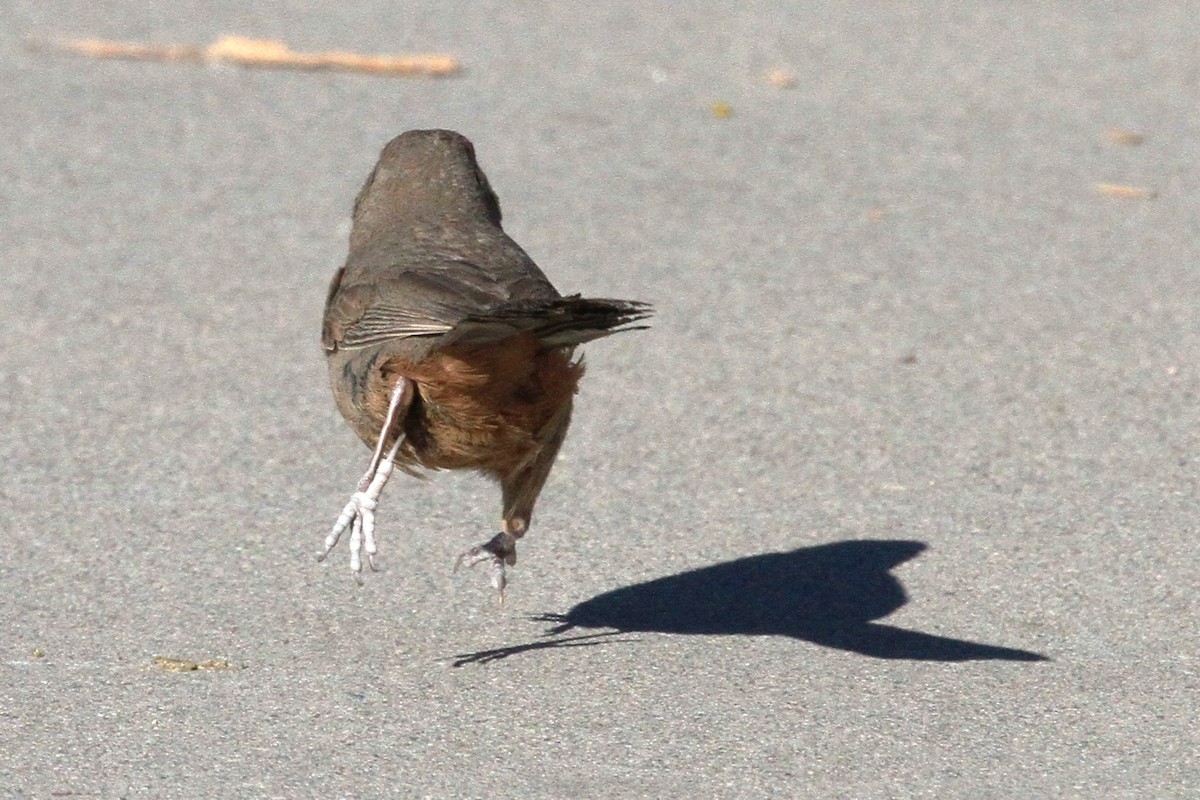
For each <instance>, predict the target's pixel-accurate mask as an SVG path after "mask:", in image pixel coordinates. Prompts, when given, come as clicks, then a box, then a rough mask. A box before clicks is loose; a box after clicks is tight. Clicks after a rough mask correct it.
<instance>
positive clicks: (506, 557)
mask: <svg viewBox="0 0 1200 800" xmlns="http://www.w3.org/2000/svg"><path fill="white" fill-rule="evenodd" d="M483 561H490V562H491V565H492V569H491V573H492V586H494V587H495V588H496V595H497V599H498V600H499V603H500V605H504V587H506V586H508V578H507V577H506V576H505V570H504V567H505V565H506V564H507V565H508V566H510V567H511V566H513V565H514V564H516V563H517V541H516V539H515V538H513V536H512V534H509V533H503V532H501V533H497V534H496V535H495V536H493V537H492V538H491V539H490V540H488V541H486V542H484V543H483V544H480V545H476V546H475V547H472V548H470V549H469V550H467V551H466V552H464V553H463V554H462V555H460V556H459V557H458V559H457V560H456V561H455V562H454V571H455V572H458V571H459V570H460V569H462V568H463V567H468V568H469V567H473V566H475V565H476V564H479V563H481V562H483Z"/></svg>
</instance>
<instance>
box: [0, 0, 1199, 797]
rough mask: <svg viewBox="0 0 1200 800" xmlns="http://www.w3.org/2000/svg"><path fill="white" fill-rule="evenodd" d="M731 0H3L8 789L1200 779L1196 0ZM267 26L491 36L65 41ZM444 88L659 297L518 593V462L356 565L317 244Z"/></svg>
mask: <svg viewBox="0 0 1200 800" xmlns="http://www.w3.org/2000/svg"><path fill="white" fill-rule="evenodd" d="M843 6H844V7H843ZM734 8H735V6H734V5H733V4H724V3H713V2H699V3H691V4H686V5H685V4H667V3H661V4H660V3H630V2H614V3H582V2H564V3H554V4H544V5H541V4H536V5H535V4H521V3H499V2H496V3H466V2H445V3H432V2H413V3H404V4H399V3H397V4H391V3H382V2H374V3H364V4H345V5H344V6H334V5H333V4H329V5H322V4H318V3H307V2H294V3H286V4H280V3H266V2H245V3H233V2H214V3H204V4H200V3H180V4H148V5H142V4H131V3H118V2H89V3H79V2H55V1H54V0H50V2H39V3H33V2H8V3H5V4H4V5H3V6H2V7H0V22H2V24H0V101H2V107H3V109H4V111H3V114H0V186H2V191H0V241H2V242H3V264H2V266H0V271H2V272H0V274H2V278H3V279H2V280H0V309H3V310H2V311H0V332H2V337H3V339H2V346H0V459H2V467H0V470H2V472H0V533H2V535H3V537H4V548H3V551H2V553H0V796H3V797H18V798H26V797H28V798H44V797H88V798H90V797H101V798H109V797H113V798H115V797H129V798H141V797H155V798H159V797H256V798H257V797H261V798H274V797H279V798H295V797H308V796H312V797H435V798H441V797H489V798H496V797H531V798H533V797H536V798H542V797H545V798H559V797H581V798H607V797H788V796H792V797H798V796H804V797H929V798H946V797H966V798H988V797H997V798H1001V797H1003V798H1010V797H1187V796H1192V797H1194V796H1195V794H1194V793H1195V792H1196V791H1198V790H1197V786H1200V734H1198V730H1197V728H1198V726H1197V719H1198V718H1200V700H1198V698H1200V679H1198V678H1197V670H1198V669H1200V663H1198V661H1197V650H1198V648H1197V642H1198V641H1200V623H1198V619H1200V602H1198V600H1197V592H1196V585H1197V577H1196V576H1197V574H1198V573H1200V555H1198V545H1197V535H1196V534H1197V524H1198V521H1200V501H1198V496H1197V488H1198V486H1197V475H1198V468H1200V436H1198V431H1200V424H1198V422H1200V416H1198V410H1200V361H1198V356H1200V322H1198V313H1197V309H1198V308H1200V266H1198V265H1200V222H1198V220H1200V192H1198V190H1197V185H1198V184H1197V175H1198V174H1200V172H1198V165H1200V158H1198V156H1200V152H1198V149H1200V117H1198V116H1197V111H1196V109H1197V98H1198V97H1200V55H1198V51H1197V48H1196V42H1197V41H1200V22H1198V21H1197V20H1200V5H1198V4H1197V3H1195V2H1179V3H1155V4H1133V3H1107V2H1104V3H1084V2H1063V3H1047V4H1036V3H1006V4H993V3H985V2H966V3H929V4H917V3H911V4H910V3H900V4H895V3H885V2H865V3H855V4H827V7H823V8H817V7H805V6H803V5H802V4H791V3H770V2H762V3H748V4H741V5H739V6H736V9H737V10H734ZM221 34H240V35H245V36H255V37H263V38H278V39H283V40H286V41H287V42H288V44H289V45H291V46H292V47H293V48H295V49H298V50H327V49H341V50H354V51H360V52H365V53H372V52H413V51H438V52H448V53H452V54H454V55H456V56H458V57H459V58H460V59H462V61H463V63H464V66H465V72H464V73H463V74H462V75H461V76H459V77H456V78H448V79H442V80H430V79H388V78H380V77H369V76H362V75H349V74H326V73H301V72H287V71H274V72H269V71H251V70H246V69H241V68H235V67H227V66H226V67H212V66H203V65H188V64H174V65H172V64H150V63H136V62H117V61H95V60H90V59H87V58H82V57H78V56H71V55H66V54H63V53H57V52H53V51H46V50H38V49H31V48H30V47H28V46H27V42H26V38H27V37H35V38H36V37H41V38H48V37H53V36H94V37H105V38H110V39H120V40H139V41H155V42H194V43H199V44H204V43H207V42H211V41H213V40H214V39H216V38H217V37H218V36H220V35H221ZM769 70H782V71H784V72H785V73H786V74H787V75H789V76H791V77H792V78H793V79H794V80H793V81H792V84H793V85H791V86H779V85H776V84H775V83H772V82H771V81H770V80H768V79H766V78H765V77H764V73H766V72H767V71H769ZM778 82H782V83H788V81H786V80H779V81H778ZM418 127H446V128H452V129H455V130H458V131H461V132H462V133H464V134H466V135H467V136H469V137H470V138H471V139H473V140H474V142H475V144H476V147H477V151H478V154H479V158H480V161H481V163H482V165H483V167H484V169H485V170H486V171H487V173H488V175H489V177H490V178H491V182H492V184H493V186H494V187H495V188H496V190H497V192H498V193H499V196H500V199H501V203H502V206H503V208H504V211H505V214H506V218H505V219H506V228H507V229H508V230H509V232H510V233H511V234H512V235H513V236H514V238H516V240H517V241H519V242H520V243H521V244H522V245H523V246H524V247H525V248H526V249H527V250H528V251H529V252H530V253H531V254H532V255H533V257H534V258H535V259H536V260H537V261H538V263H539V264H540V265H541V266H542V267H543V269H544V270H545V271H546V272H547V273H548V274H549V275H550V277H551V278H552V279H553V280H554V281H555V283H556V284H557V285H558V286H559V288H560V289H562V290H563V291H565V292H574V291H582V292H585V293H589V294H594V295H599V296H616V297H628V298H634V299H641V300H647V301H650V302H653V303H655V304H656V306H657V308H658V310H659V314H658V316H657V318H656V320H655V325H654V328H653V330H651V331H647V332H640V333H633V334H625V335H622V336H618V337H614V338H613V339H610V340H606V341H603V342H596V343H594V344H592V345H589V346H588V347H587V348H586V350H587V360H588V364H589V374H588V376H587V378H586V379H585V381H584V384H583V389H582V392H581V394H580V396H579V398H578V405H577V411H576V419H575V423H574V425H573V428H572V432H571V435H570V437H569V438H568V440H567V443H566V446H565V448H564V451H563V455H562V458H561V460H560V462H559V464H558V466H557V468H556V470H555V472H554V474H553V475H552V476H551V479H550V482H549V484H548V486H547V489H546V491H545V493H544V494H543V496H542V500H541V503H540V505H539V508H538V513H537V515H536V516H535V519H534V525H533V529H532V531H531V533H530V535H529V536H528V537H527V538H526V539H525V540H524V541H523V543H522V546H521V562H520V564H519V565H518V567H517V568H516V570H515V571H513V572H512V573H511V577H512V584H511V586H510V589H509V597H508V603H507V605H506V606H505V607H504V608H503V609H500V608H497V607H496V605H495V602H494V598H493V593H492V591H491V589H490V587H489V586H488V585H487V581H486V577H485V575H483V574H482V573H467V574H458V575H453V574H451V566H452V564H453V561H454V557H455V556H456V555H457V554H458V553H459V552H460V551H461V550H462V549H463V548H464V547H465V546H467V545H469V544H473V543H475V542H478V541H480V540H482V539H484V538H486V537H487V536H489V535H490V534H491V533H492V532H494V526H495V524H496V522H497V519H498V514H499V496H498V490H497V489H496V488H495V487H493V486H491V485H489V484H487V483H486V482H485V481H483V480H482V479H480V478H478V477H475V476H472V475H439V476H436V477H434V478H433V479H432V480H430V481H426V482H420V481H415V480H412V479H408V478H406V477H404V476H397V478H395V479H394V480H393V483H392V484H391V485H390V486H389V487H388V490H387V491H386V492H385V494H384V498H383V502H382V504H381V506H380V511H379V514H380V517H379V524H380V530H379V533H380V537H381V548H382V551H381V557H380V560H381V563H382V566H383V570H382V571H381V572H380V573H377V574H372V575H369V576H367V580H366V584H365V586H363V587H361V588H359V587H357V586H356V585H355V584H354V582H353V581H352V580H351V578H350V574H349V569H348V566H347V560H346V559H347V556H346V552H345V549H344V545H343V547H342V549H340V550H339V551H338V552H337V553H336V554H335V555H334V557H333V558H332V559H331V562H330V563H326V564H318V563H316V562H315V560H314V555H315V553H316V552H317V549H318V546H319V543H320V540H321V539H322V537H324V535H325V534H326V533H327V532H328V529H329V527H330V526H331V525H332V523H333V520H334V517H335V516H336V515H337V513H338V511H339V510H340V509H341V507H342V505H343V504H344V503H345V501H346V499H347V497H348V495H349V492H350V491H351V490H352V488H353V486H354V483H355V482H356V481H357V479H358V477H359V475H360V474H361V472H362V470H363V468H364V467H365V463H366V459H367V456H368V452H367V450H366V449H365V448H364V447H363V446H362V445H361V443H359V442H358V441H357V440H356V439H355V438H354V436H353V434H351V432H350V431H349V429H348V428H347V427H346V426H345V424H344V423H343V422H342V420H341V419H340V417H339V416H338V414H337V412H336V410H335V409H334V406H333V402H332V399H331V397H330V393H329V389H328V387H327V385H326V377H325V371H324V364H323V357H322V354H321V352H320V348H319V345H318V337H319V328H320V314H321V308H322V304H323V302H324V297H325V291H326V287H327V285H328V281H329V279H330V277H331V276H332V274H333V271H334V270H335V268H336V267H337V266H338V265H339V264H340V262H341V260H342V259H343V258H344V257H345V246H346V245H345V242H346V235H347V232H348V229H349V211H350V205H351V202H352V199H353V197H354V194H355V192H357V190H358V188H359V186H360V185H361V182H362V181H363V179H364V178H365V176H366V174H367V172H368V171H369V169H370V167H371V166H372V164H373V163H374V161H375V158H376V156H377V155H378V152H379V149H380V148H381V147H382V145H383V144H384V143H385V142H386V141H387V140H388V139H389V138H391V137H392V136H393V135H395V134H396V133H399V132H400V131H402V130H406V129H409V128H418ZM1114 131H1125V132H1133V133H1136V134H1139V135H1140V136H1141V137H1142V138H1141V141H1140V143H1137V139H1138V137H1136V136H1131V135H1129V134H1128V133H1126V134H1119V133H1114ZM1098 184H1118V185H1122V186H1126V187H1133V189H1108V190H1104V189H1103V188H1098ZM189 662H190V664H192V665H198V666H202V667H204V668H202V669H195V670H185V671H179V670H177V669H175V667H180V666H188V663H189Z"/></svg>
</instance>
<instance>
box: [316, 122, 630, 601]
mask: <svg viewBox="0 0 1200 800" xmlns="http://www.w3.org/2000/svg"><path fill="white" fill-rule="evenodd" d="M649 315H650V308H649V307H648V306H646V305H645V304H643V303H637V302H631V301H625V300H604V299H585V298H581V297H579V296H578V295H573V296H571V297H563V296H561V295H560V294H559V292H558V291H557V290H556V289H555V288H554V286H553V285H552V284H551V283H550V281H549V280H548V279H547V278H546V276H545V275H544V274H543V273H542V271H541V270H540V269H538V267H537V265H536V264H534V263H533V261H532V260H531V259H530V258H529V256H528V255H526V254H525V251H524V250H522V249H521V248H520V247H519V246H518V245H517V243H516V242H514V241H513V240H512V239H510V238H509V237H508V235H507V234H505V233H504V231H503V229H502V228H501V227H500V204H499V201H498V200H497V198H496V194H495V192H493V191H492V188H491V186H490V185H489V184H488V181H487V178H486V177H485V176H484V174H483V171H482V170H480V168H479V165H478V164H477V163H476V161H475V152H474V148H473V147H472V146H471V143H470V142H469V141H468V140H467V139H466V138H465V137H463V136H461V135H459V134H457V133H454V132H452V131H443V130H431V131H408V132H407V133H403V134H401V135H400V136H397V137H396V138H395V139H393V140H392V141H391V142H389V143H388V145H387V146H386V147H385V148H384V150H383V153H382V155H381V156H380V158H379V163H378V164H376V166H375V169H374V170H373V171H372V172H371V175H370V176H369V177H368V178H367V182H366V184H365V185H364V186H363V188H362V191H360V192H359V193H358V197H357V199H356V200H355V202H354V212H353V227H352V229H351V232H350V253H349V257H348V258H347V259H346V264H345V266H343V267H342V268H341V269H340V270H338V272H337V274H336V275H335V276H334V279H333V283H332V284H331V285H330V287H329V296H328V298H327V300H326V305H325V321H324V328H323V331H322V336H321V341H322V345H323V346H324V348H325V354H326V356H327V357H328V364H329V376H330V382H331V385H332V387H333V394H334V398H335V400H336V401H337V405H338V409H339V410H340V411H341V413H342V416H344V417H345V418H346V421H347V422H349V423H350V426H351V427H352V428H353V429H354V431H355V433H357V434H358V436H359V437H360V438H361V439H362V440H363V441H364V442H365V443H366V444H367V445H368V446H370V447H373V448H374V454H373V456H372V459H371V463H370V466H369V468H368V470H367V473H366V474H365V475H364V476H363V478H362V480H361V481H360V482H359V486H358V491H356V492H355V493H354V495H353V496H352V498H351V500H350V502H349V503H348V504H347V505H346V507H345V509H344V510H343V512H342V514H341V516H340V517H339V518H338V521H337V523H336V524H335V526H334V529H333V531H332V532H331V533H330V535H329V536H328V537H327V538H326V541H325V550H324V552H323V553H322V554H321V557H322V558H324V557H325V555H327V554H328V553H329V551H330V550H331V549H332V548H333V546H334V545H335V544H336V543H337V540H338V538H339V537H340V535H341V534H342V533H343V532H344V531H345V530H347V529H350V530H351V537H350V550H351V568H352V570H353V571H354V575H355V578H356V579H358V576H359V572H360V570H361V552H362V551H363V550H365V551H366V554H367V559H368V562H369V563H370V564H371V565H372V566H374V558H373V557H374V554H375V551H376V547H375V541H374V531H373V529H374V510H375V506H376V504H377V502H378V499H379V495H380V493H381V492H382V490H383V485H384V483H386V481H387V479H388V476H389V475H390V473H391V471H392V465H393V463H395V464H398V465H399V466H400V467H401V469H404V470H406V471H409V472H414V471H418V470H420V469H422V468H424V469H476V470H479V471H481V472H483V473H484V474H487V475H489V476H491V477H493V478H495V479H496V480H497V481H499V483H500V486H501V492H502V506H503V510H502V514H501V531H500V533H498V534H497V535H496V536H494V537H493V538H492V539H491V540H490V541H488V542H486V543H485V544H482V545H479V546H477V547H473V548H471V549H470V550H468V551H467V552H466V553H464V554H463V555H462V556H461V557H460V559H459V562H460V563H463V564H467V565H472V564H475V563H478V562H479V561H484V560H489V561H491V562H492V568H493V582H494V583H495V585H496V587H497V589H498V590H499V592H500V596H501V598H502V599H503V591H504V584H505V576H504V566H505V564H513V563H515V561H516V540H517V539H518V538H520V537H521V536H522V535H524V533H525V531H526V529H527V528H528V526H529V521H530V517H531V515H532V513H533V507H534V504H535V503H536V501H537V497H538V494H539V493H540V492H541V489H542V486H543V485H544V484H545V481H546V477H547V476H548V475H549V474H550V468H551V466H552V465H553V463H554V458H555V456H556V455H557V454H558V449H559V446H560V445H561V444H562V441H563V439H564V437H565V436H566V432H567V426H568V424H569V422H570V418H571V404H572V397H573V395H574V393H575V391H576V386H577V385H578V382H579V379H580V377H581V376H582V374H583V366H582V365H581V364H579V363H578V362H576V361H573V360H572V353H573V350H574V348H575V346H576V345H579V344H582V343H583V342H586V341H589V340H591V339H595V338H599V337H601V336H607V335H609V334H611V333H616V332H618V331H621V330H631V329H633V328H634V327H636V326H632V325H631V324H632V323H635V322H637V321H639V320H642V319H645V318H646V317H648V316H649Z"/></svg>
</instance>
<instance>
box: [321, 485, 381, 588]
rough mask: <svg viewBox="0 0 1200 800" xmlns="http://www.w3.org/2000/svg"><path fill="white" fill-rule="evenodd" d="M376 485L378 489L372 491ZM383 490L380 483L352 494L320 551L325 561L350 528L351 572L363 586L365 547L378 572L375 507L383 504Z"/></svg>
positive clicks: (373, 567)
mask: <svg viewBox="0 0 1200 800" xmlns="http://www.w3.org/2000/svg"><path fill="white" fill-rule="evenodd" d="M372 489H375V491H372ZM382 490H383V486H382V485H380V486H379V487H378V488H376V487H375V486H374V485H371V486H368V487H367V489H366V491H362V490H360V491H357V492H355V493H354V494H353V495H352V496H351V497H350V502H349V503H346V507H345V508H343V509H342V513H341V514H340V515H338V518H337V522H335V523H334V525H333V530H332V531H330V533H329V535H328V536H326V537H325V547H324V548H323V549H322V550H321V552H320V554H318V555H317V560H318V561H324V560H325V557H326V556H328V555H329V553H330V551H331V550H333V548H334V547H335V546H336V545H337V543H338V540H339V539H341V538H342V534H343V533H345V532H346V529H347V528H349V529H350V572H351V573H352V574H353V575H354V580H355V582H356V583H358V584H359V585H360V586H361V585H362V562H363V558H362V557H363V551H364V550H365V551H366V555H367V564H369V565H370V567H371V571H372V572H374V571H375V570H376V569H377V567H376V566H375V553H376V552H378V548H377V547H376V545H375V507H376V506H377V505H379V495H380V493H381V492H382Z"/></svg>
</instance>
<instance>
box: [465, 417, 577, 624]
mask: <svg viewBox="0 0 1200 800" xmlns="http://www.w3.org/2000/svg"><path fill="white" fill-rule="evenodd" d="M570 422H571V402H570V401H567V402H566V403H565V404H563V406H562V408H560V409H559V410H558V412H557V413H556V414H555V415H554V416H553V417H551V419H550V421H549V422H547V423H546V424H545V425H544V426H543V427H542V429H541V430H540V431H538V435H537V438H538V440H539V443H540V449H539V450H538V453H537V455H536V456H534V458H533V460H532V461H530V462H529V463H528V464H527V465H526V466H525V467H523V468H522V469H521V470H520V471H518V472H517V473H516V474H515V475H512V476H510V477H508V478H505V479H504V480H502V481H501V483H500V486H501V490H502V492H503V499H504V517H503V519H501V520H500V533H497V534H496V535H495V536H493V537H492V538H491V539H489V540H488V541H486V542H484V543H483V544H480V545H476V546H475V547H472V548H471V549H469V550H467V551H466V552H465V553H463V554H462V555H460V556H459V557H458V560H457V561H455V562H454V571H455V572H458V570H459V569H460V568H462V567H473V566H475V565H476V564H478V563H480V562H481V561H491V564H492V586H494V587H496V592H497V595H498V597H499V601H500V605H504V587H505V586H507V585H508V579H507V578H506V577H505V574H504V567H505V565H507V566H510V567H511V566H513V565H515V564H516V563H517V539H520V538H521V537H522V536H524V535H525V531H526V530H528V528H529V521H530V518H531V517H532V516H533V506H534V504H535V503H536V502H537V498H538V495H539V494H541V491H542V487H543V486H545V484H546V478H548V477H549V476H550V468H551V467H553V466H554V459H555V458H557V457H558V449H559V448H560V447H562V443H563V440H564V439H565V438H567V426H568V425H569V424H570Z"/></svg>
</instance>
